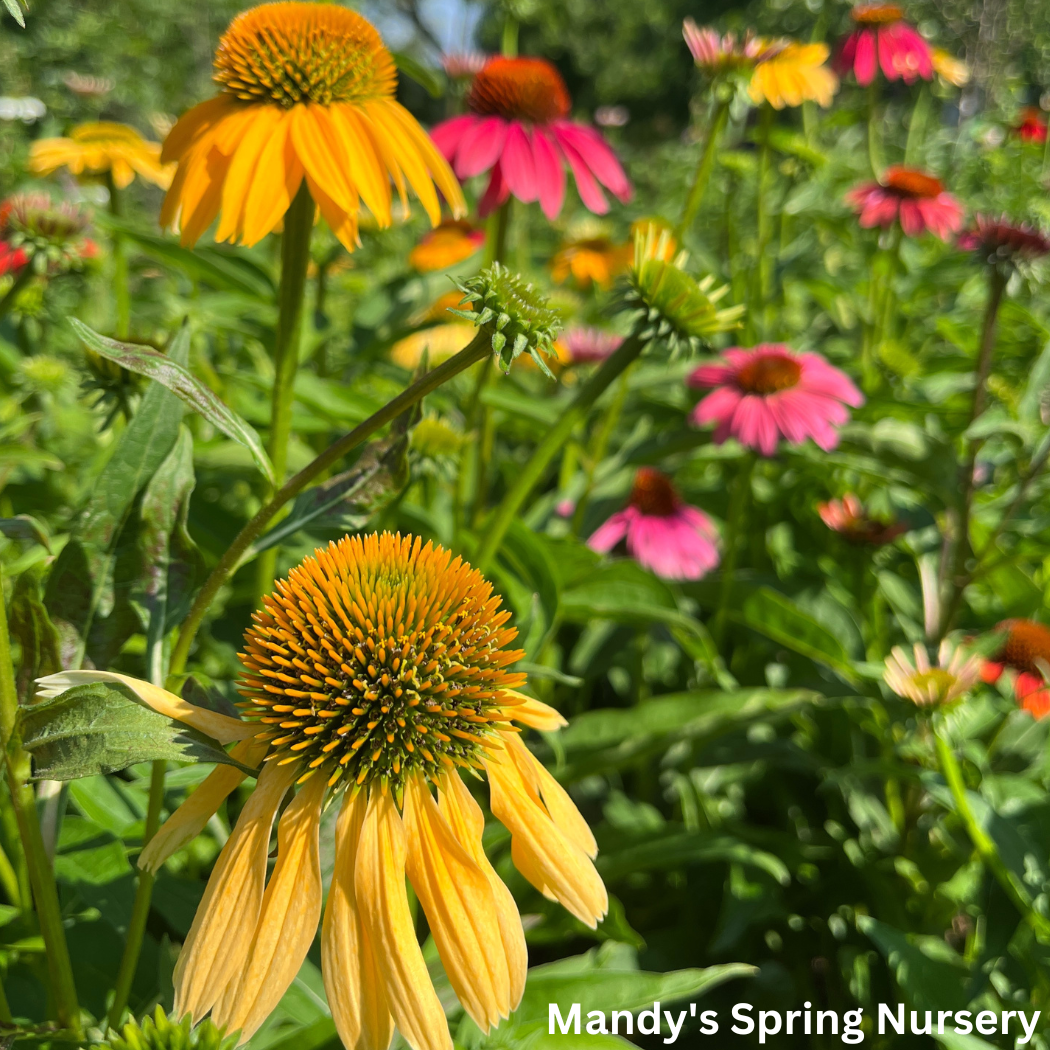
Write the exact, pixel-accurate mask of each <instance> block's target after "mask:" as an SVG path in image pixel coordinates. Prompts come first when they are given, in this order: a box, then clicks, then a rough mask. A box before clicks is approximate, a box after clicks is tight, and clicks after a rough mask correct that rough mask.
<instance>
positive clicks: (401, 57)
mask: <svg viewBox="0 0 1050 1050" xmlns="http://www.w3.org/2000/svg"><path fill="white" fill-rule="evenodd" d="M7 2H8V3H10V2H12V0H7ZM390 55H391V57H392V58H393V60H394V62H395V63H396V64H397V68H398V70H399V71H400V72H402V73H404V74H405V76H406V77H408V79H409V80H414V81H415V82H416V83H417V84H418V85H419V86H420V87H421V88H422V89H423V90H424V91H425V92H426V93H427V94H428V95H429V96H430V97H431V98H441V97H442V96H443V95H444V94H445V81H444V79H443V78H442V76H441V75H440V74H439V73H438V72H437V71H436V70H433V69H430V68H429V67H428V66H424V65H423V63H422V62H419V61H418V60H416V59H414V58H413V57H412V56H411V55H409V54H406V53H405V52H404V51H391V52H390Z"/></svg>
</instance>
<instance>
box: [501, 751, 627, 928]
mask: <svg viewBox="0 0 1050 1050" xmlns="http://www.w3.org/2000/svg"><path fill="white" fill-rule="evenodd" d="M485 769H486V771H487V772H488V775H489V787H490V805H491V808H492V812H493V813H494V814H495V816H496V818H497V819H498V820H499V821H500V822H501V823H502V824H503V825H504V826H505V827H506V828H507V829H508V830H509V831H510V833H511V837H512V842H511V845H512V848H515V849H516V850H517V853H518V855H519V856H524V857H527V862H526V869H527V870H525V869H523V868H520V867H519V869H518V870H519V871H521V873H522V875H524V876H525V878H527V879H528V880H529V881H530V882H531V883H532V884H533V885H534V886H535V887H536V888H537V889H538V890H540V891H541V892H543V893H549V894H550V895H552V896H553V897H554V898H555V899H556V900H558V901H559V902H560V903H561V904H562V906H563V907H565V908H566V909H567V910H568V911H570V912H571V913H572V914H573V915H575V916H576V918H578V919H579V920H580V922H582V923H585V924H586V925H588V926H590V927H591V928H594V927H595V926H597V925H598V920H599V919H601V918H602V916H603V915H605V913H606V911H608V908H609V898H608V894H607V893H606V890H605V886H604V884H603V883H602V880H601V878H600V877H599V876H598V873H597V871H595V870H594V865H593V864H592V863H591V860H590V858H589V857H588V856H587V855H586V854H585V853H584V852H583V850H582V849H580V848H579V847H578V846H576V845H574V844H573V843H572V842H571V841H570V840H569V839H568V838H567V837H566V836H565V835H564V834H563V833H562V831H561V830H560V829H559V828H558V826H557V825H556V824H555V823H554V821H553V820H552V819H551V817H550V814H549V813H548V812H547V810H546V809H545V808H544V807H543V806H542V804H541V803H540V802H539V800H538V799H537V798H536V795H535V791H534V790H533V789H531V788H530V786H529V785H527V783H526V782H525V780H524V779H523V777H522V775H521V773H520V771H519V770H518V767H517V765H516V764H515V762H514V760H513V759H512V758H511V756H510V754H509V753H507V752H506V751H503V752H502V753H501V752H498V751H493V752H490V753H489V754H488V756H487V757H486V759H485ZM515 840H516V841H515Z"/></svg>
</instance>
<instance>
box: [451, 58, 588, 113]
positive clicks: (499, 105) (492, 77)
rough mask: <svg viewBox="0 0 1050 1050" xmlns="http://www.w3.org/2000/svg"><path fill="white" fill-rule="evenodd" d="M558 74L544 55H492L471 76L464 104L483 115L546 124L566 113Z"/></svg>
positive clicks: (566, 95) (565, 93) (564, 91)
mask: <svg viewBox="0 0 1050 1050" xmlns="http://www.w3.org/2000/svg"><path fill="white" fill-rule="evenodd" d="M571 104H572V103H571V101H570V99H569V91H568V89H567V88H566V86H565V81H564V80H562V77H561V74H560V73H559V72H558V71H557V69H555V68H554V66H552V65H551V63H550V62H548V61H547V60H546V59H543V58H494V59H492V60H491V61H489V62H487V63H486V64H485V66H484V67H483V68H482V69H481V70H480V72H479V73H478V74H477V76H475V77H474V82H473V84H471V86H470V92H469V93H468V95H467V105H468V106H470V108H471V109H472V110H473V111H474V112H475V113H479V114H482V115H483V116H500V117H504V118H505V119H507V120H522V121H526V122H527V123H530V124H549V123H550V122H551V121H553V120H559V119H561V118H562V117H565V116H567V115H568V113H569V109H570V107H571Z"/></svg>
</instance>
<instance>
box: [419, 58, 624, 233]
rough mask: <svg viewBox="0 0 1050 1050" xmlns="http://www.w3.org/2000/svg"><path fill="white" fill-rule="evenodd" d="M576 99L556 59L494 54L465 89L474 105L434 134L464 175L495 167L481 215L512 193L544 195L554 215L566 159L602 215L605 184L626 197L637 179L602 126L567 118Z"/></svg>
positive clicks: (526, 197)
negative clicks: (604, 135) (626, 170)
mask: <svg viewBox="0 0 1050 1050" xmlns="http://www.w3.org/2000/svg"><path fill="white" fill-rule="evenodd" d="M570 105H571V103H570V100H569V92H568V89H567V88H566V87H565V81H563V80H562V78H561V74H560V73H559V72H558V71H557V70H556V69H555V68H554V66H552V65H551V64H550V62H548V61H546V60H545V59H542V58H493V59H490V60H489V61H488V62H487V63H486V64H485V66H484V68H483V69H482V70H481V71H480V72H479V73H478V74H477V76H476V77H475V78H474V83H473V84H472V85H471V87H470V91H469V92H468V94H467V106H468V107H469V108H470V110H471V112H470V113H467V114H464V115H463V116H461V117H453V118H452V119H451V120H446V121H445V122H444V123H442V124H439V125H438V126H437V127H436V128H434V130H433V131H432V132H431V137H432V138H433V140H434V142H436V143H437V146H438V149H440V150H441V152H442V153H443V154H444V155H445V157H446V158H447V160H448V161H449V163H450V164H451V165H452V169H453V170H454V171H455V173H456V175H457V176H458V177H459V178H460V179H469V178H471V177H473V176H475V175H481V174H482V173H483V172H486V171H491V172H492V174H491V176H490V177H489V184H488V187H487V188H486V189H485V193H484V195H483V196H482V198H481V202H480V204H479V206H478V212H479V214H481V215H487V214H488V213H489V212H491V211H492V210H493V209H494V208H497V207H499V205H501V204H502V203H503V202H504V201H506V200H507V198H508V197H510V195H511V194H513V195H514V196H515V197H517V198H518V200H520V201H524V202H525V203H529V202H531V201H535V200H538V201H539V202H540V207H541V208H542V209H543V214H544V215H546V216H547V218H548V219H554V218H556V217H557V215H558V214H559V212H560V211H561V208H562V204H563V203H564V201H565V165H568V166H569V168H570V170H571V171H572V174H573V178H574V179H575V180H576V189H577V190H578V191H579V194H580V199H581V200H582V201H583V203H584V205H585V206H586V207H587V208H589V209H590V210H591V211H592V212H595V213H596V214H598V215H604V214H605V213H606V212H607V211H608V210H609V202H608V200H607V199H606V197H605V194H604V193H603V192H602V189H601V187H602V186H604V187H605V188H606V189H607V190H608V191H609V192H610V193H611V194H613V196H614V197H616V198H618V199H619V200H621V201H623V202H626V201H628V200H630V198H631V184H630V182H629V181H628V179H627V176H626V174H625V173H624V170H623V168H622V167H621V166H620V162H619V161H618V160H617V159H616V154H615V153H613V151H612V149H611V148H610V147H609V144H608V143H607V142H606V141H605V139H604V138H602V136H601V133H600V132H598V131H596V130H595V129H594V128H592V127H589V126H588V125H586V124H578V123H576V122H575V121H571V120H567V119H566V118H567V116H568V114H569V109H570ZM599 183H600V184H601V185H599Z"/></svg>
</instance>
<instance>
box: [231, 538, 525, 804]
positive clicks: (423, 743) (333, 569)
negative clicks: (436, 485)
mask: <svg viewBox="0 0 1050 1050" xmlns="http://www.w3.org/2000/svg"><path fill="white" fill-rule="evenodd" d="M500 602H501V599H500V598H499V597H498V596H495V595H493V593H492V585H491V584H489V583H488V582H487V581H486V580H485V578H484V577H483V576H482V575H481V573H479V572H478V571H477V570H476V569H473V568H471V566H470V565H468V564H467V563H466V562H464V561H463V560H462V559H461V558H455V559H453V558H452V555H451V554H450V552H448V551H447V550H445V549H444V548H443V547H439V546H435V545H434V544H432V543H428V544H426V545H425V546H424V545H423V543H422V541H421V540H420V539H419V538H418V537H415V538H413V537H411V536H405V537H402V536H400V535H397V536H395V535H392V534H390V533H383V534H382V535H381V536H380V535H378V534H372V535H370V536H365V537H358V536H354V537H345V538H344V539H342V540H340V541H338V542H337V543H332V544H330V545H329V546H328V547H327V548H326V549H324V550H318V551H316V552H315V554H314V555H313V556H312V557H309V558H306V559H305V560H304V561H303V562H302V564H301V565H299V566H297V567H296V568H295V569H293V570H292V572H291V573H290V574H289V576H288V579H287V580H283V581H281V582H280V583H279V584H278V585H277V588H276V590H275V592H274V593H273V594H272V595H271V596H269V597H268V598H265V599H264V610H263V611H262V612H260V613H257V614H256V615H255V617H254V620H255V623H254V624H253V626H251V627H250V628H249V629H248V631H247V632H246V634H245V652H244V653H243V654H242V655H241V660H242V662H243V663H244V666H245V668H246V671H247V673H246V674H245V676H244V677H243V679H242V683H241V687H240V688H241V692H242V694H243V696H244V698H245V699H244V701H242V707H243V709H244V711H245V714H246V717H249V718H257V719H259V720H260V721H261V722H263V723H264V724H265V725H267V726H269V727H271V728H269V729H267V730H266V731H265V737H266V738H267V739H269V741H270V744H271V750H270V753H269V754H268V756H267V760H268V761H275V762H278V763H281V764H286V763H291V762H301V763H303V766H304V773H303V778H305V777H307V776H309V775H310V774H311V773H312V772H313V771H314V770H317V769H319V768H321V767H324V769H325V775H327V776H328V778H329V782H330V783H331V784H333V785H334V784H336V783H337V782H340V781H342V782H343V783H350V784H356V785H362V784H368V783H370V782H372V781H379V782H382V783H384V784H388V785H391V786H392V787H393V788H394V789H395V791H399V790H400V787H401V786H402V785H403V784H404V782H405V778H406V777H408V776H411V775H413V774H416V773H422V774H423V775H424V776H426V777H427V778H428V779H430V780H434V779H435V778H436V777H437V776H438V774H439V773H443V772H447V771H448V770H449V769H453V768H455V767H456V766H461V767H465V768H469V767H475V768H480V765H481V758H482V756H483V755H484V754H485V749H486V748H490V747H492V748H499V747H500V746H501V745H500V744H499V736H498V734H499V731H500V730H505V729H507V728H509V725H508V722H507V717H508V716H507V714H506V711H507V709H508V707H510V706H512V705H513V704H514V700H513V699H512V698H511V697H509V696H508V695H507V694H506V692H505V691H506V690H508V689H516V688H518V687H519V686H521V685H522V684H523V683H524V680H525V676H524V675H523V674H520V673H516V672H512V671H509V670H508V667H509V666H510V665H511V664H513V663H514V662H515V661H516V660H519V659H520V658H521V656H522V655H523V654H522V653H521V652H520V651H517V650H510V649H507V648H506V646H508V645H509V644H510V643H511V642H512V641H513V640H514V638H515V637H516V635H517V632H516V630H515V629H514V628H512V627H508V626H507V621H508V620H509V619H510V613H509V612H507V611H501V610H500Z"/></svg>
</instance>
